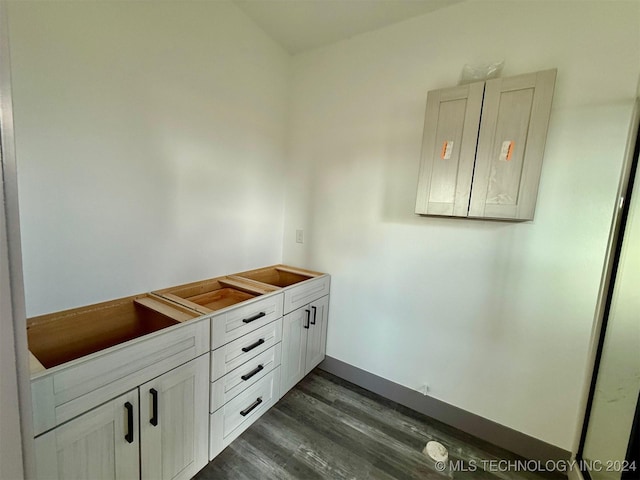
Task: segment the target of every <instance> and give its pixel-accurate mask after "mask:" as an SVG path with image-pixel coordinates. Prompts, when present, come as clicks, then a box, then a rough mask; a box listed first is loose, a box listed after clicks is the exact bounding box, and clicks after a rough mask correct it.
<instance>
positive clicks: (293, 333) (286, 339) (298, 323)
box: [280, 306, 311, 396]
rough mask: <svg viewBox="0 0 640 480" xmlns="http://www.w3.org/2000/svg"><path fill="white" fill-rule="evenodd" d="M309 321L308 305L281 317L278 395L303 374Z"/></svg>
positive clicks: (297, 380) (286, 390)
mask: <svg viewBox="0 0 640 480" xmlns="http://www.w3.org/2000/svg"><path fill="white" fill-rule="evenodd" d="M310 322H311V309H310V308H309V306H306V307H302V308H299V309H298V310H294V311H293V312H291V313H288V314H287V315H285V316H284V317H283V318H282V362H281V373H280V375H281V383H280V395H281V396H282V395H284V394H285V393H287V392H288V391H289V390H291V388H293V386H294V385H295V384H296V383H298V382H299V381H300V380H302V378H303V377H304V375H305V360H306V356H307V332H308V331H309V327H310Z"/></svg>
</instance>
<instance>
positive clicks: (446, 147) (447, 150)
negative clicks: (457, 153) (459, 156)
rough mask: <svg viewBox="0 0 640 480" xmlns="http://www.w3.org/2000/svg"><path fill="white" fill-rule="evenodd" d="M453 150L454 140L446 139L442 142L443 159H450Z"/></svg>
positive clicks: (441, 156) (441, 153) (441, 155)
mask: <svg viewBox="0 0 640 480" xmlns="http://www.w3.org/2000/svg"><path fill="white" fill-rule="evenodd" d="M452 151H453V140H445V141H444V142H443V143H442V151H441V152H440V158H441V159H442V160H449V159H450V158H451V152H452Z"/></svg>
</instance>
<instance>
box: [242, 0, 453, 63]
mask: <svg viewBox="0 0 640 480" xmlns="http://www.w3.org/2000/svg"><path fill="white" fill-rule="evenodd" d="M461 1H463V0H235V3H236V5H238V7H240V8H241V9H242V10H243V11H244V12H245V13H246V14H247V15H248V16H249V17H251V18H252V19H253V20H254V21H255V22H256V23H257V24H258V25H259V26H260V27H261V28H262V29H263V30H264V31H265V32H266V33H267V34H268V35H269V36H270V37H272V38H273V39H274V40H276V41H277V42H278V43H280V45H282V46H283V47H284V48H285V49H286V50H287V51H288V52H289V53H291V54H296V53H301V52H305V51H307V50H311V49H314V48H318V47H321V46H324V45H328V44H330V43H334V42H338V41H340V40H344V39H346V38H349V37H352V36H354V35H358V34H360V33H364V32H367V31H370V30H375V29H377V28H381V27H384V26H386V25H390V24H392V23H396V22H400V21H402V20H406V19H408V18H411V17H416V16H418V15H423V14H425V13H428V12H431V11H433V10H437V9H439V8H444V7H447V6H449V5H452V4H454V3H459V2H461Z"/></svg>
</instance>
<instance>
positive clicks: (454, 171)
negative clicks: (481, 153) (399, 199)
mask: <svg viewBox="0 0 640 480" xmlns="http://www.w3.org/2000/svg"><path fill="white" fill-rule="evenodd" d="M483 92H484V82H478V83H472V84H469V85H462V86H458V87H453V88H445V89H442V90H433V91H431V92H429V94H428V96H427V110H426V113H425V121H424V135H423V141H422V159H421V164H420V175H419V180H418V195H417V198H416V213H418V214H423V215H425V214H426V215H448V216H460V217H466V216H467V211H468V208H469V193H470V191H471V178H472V176H473V165H474V158H475V153H476V141H477V138H478V128H479V125H480V112H481V110H482V95H483Z"/></svg>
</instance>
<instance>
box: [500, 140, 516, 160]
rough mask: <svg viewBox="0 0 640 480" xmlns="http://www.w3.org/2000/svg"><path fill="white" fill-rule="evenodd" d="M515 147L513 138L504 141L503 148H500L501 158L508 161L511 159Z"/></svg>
mask: <svg viewBox="0 0 640 480" xmlns="http://www.w3.org/2000/svg"><path fill="white" fill-rule="evenodd" d="M514 147H515V142H514V141H513V140H506V141H504V142H502V148H500V157H499V160H502V161H503V162H508V161H510V160H511V157H512V156H513V148H514Z"/></svg>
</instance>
